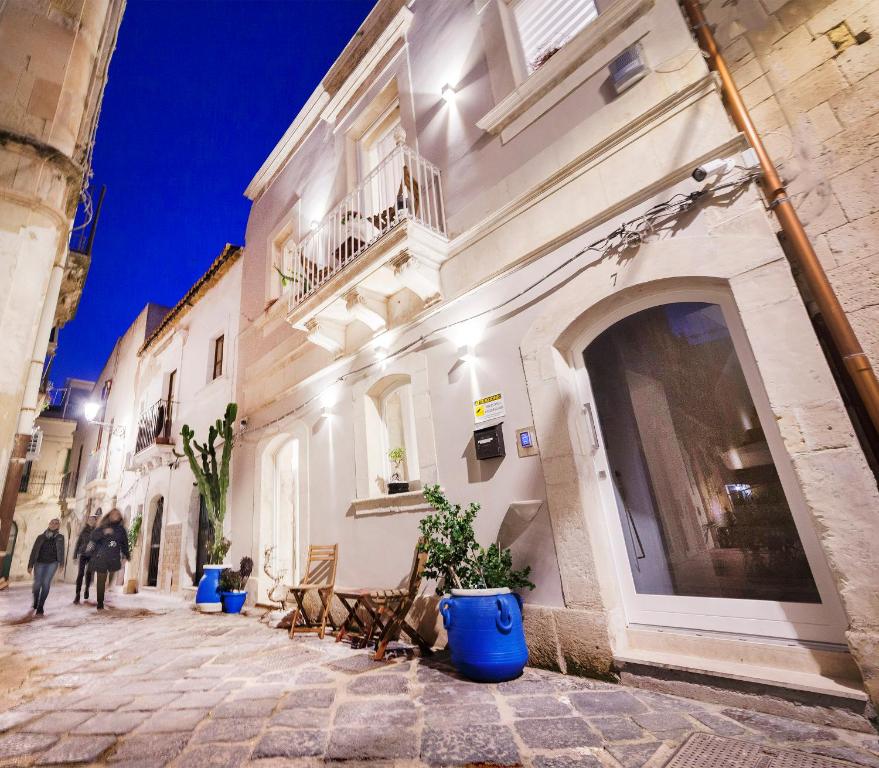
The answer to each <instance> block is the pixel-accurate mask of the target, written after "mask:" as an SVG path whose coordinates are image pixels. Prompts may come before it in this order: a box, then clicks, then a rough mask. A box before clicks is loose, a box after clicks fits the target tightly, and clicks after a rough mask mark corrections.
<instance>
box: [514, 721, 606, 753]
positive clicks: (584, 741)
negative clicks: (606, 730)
mask: <svg viewBox="0 0 879 768" xmlns="http://www.w3.org/2000/svg"><path fill="white" fill-rule="evenodd" d="M516 731H517V732H518V734H519V736H520V737H521V738H522V741H524V742H525V744H527V745H528V746H529V747H532V748H536V749H568V748H570V747H597V746H600V744H601V741H600V740H599V738H598V736H596V735H595V732H594V731H592V730H591V729H590V728H589V726H588V725H586V721H585V720H582V719H581V718H579V717H555V718H542V719H535V720H517V721H516Z"/></svg>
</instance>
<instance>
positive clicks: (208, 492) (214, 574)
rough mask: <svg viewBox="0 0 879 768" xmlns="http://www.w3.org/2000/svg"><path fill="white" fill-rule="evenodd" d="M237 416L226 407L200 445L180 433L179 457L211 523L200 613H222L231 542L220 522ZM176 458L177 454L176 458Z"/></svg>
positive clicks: (190, 434)
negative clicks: (224, 572)
mask: <svg viewBox="0 0 879 768" xmlns="http://www.w3.org/2000/svg"><path fill="white" fill-rule="evenodd" d="M237 415H238V406H237V405H236V404H235V403H229V404H228V405H227V406H226V412H225V414H224V415H223V419H222V420H220V419H217V422H216V424H214V425H213V426H211V427H210V429H208V439H207V440H206V441H205V442H204V443H198V442H197V441H196V440H195V433H194V432H193V431H192V429H190V427H189V425H188V424H184V425H183V429H182V430H181V431H180V434H181V436H182V437H183V455H184V456H186V458H187V459H188V460H189V467H190V469H192V474H193V475H194V476H195V485H196V486H197V487H198V492H199V494H201V497H202V498H203V499H204V505H205V510H206V511H207V515H208V519H209V520H210V521H211V527H212V529H213V537H212V541H211V545H210V547H209V548H208V563H207V565H205V567H204V574H203V575H202V577H201V580H200V581H199V582H198V591H197V592H196V593H195V607H196V608H197V609H198V610H199V611H202V612H204V613H217V612H219V611H221V610H222V609H223V606H222V601H221V600H220V593H219V591H218V583H219V579H220V571H222V570H223V566H222V562H223V560H224V558H225V557H226V553H227V552H228V551H229V546H230V545H231V542H230V541H229V539H227V538H226V537H225V536H224V535H223V520H225V518H226V494H227V492H228V490H229V462H230V461H231V459H232V437H233V431H232V427H233V425H234V424H235V417H236V416H237ZM218 439H222V441H223V446H222V450H221V453H220V455H219V456H217V448H216V442H217V440H218ZM177 455H179V454H177Z"/></svg>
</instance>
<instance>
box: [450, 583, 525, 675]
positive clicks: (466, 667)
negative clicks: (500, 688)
mask: <svg viewBox="0 0 879 768" xmlns="http://www.w3.org/2000/svg"><path fill="white" fill-rule="evenodd" d="M440 613H441V614H442V617H443V625H444V626H445V628H446V632H447V633H448V635H449V649H450V650H451V652H452V664H454V665H455V669H457V670H458V671H459V672H460V673H461V674H462V675H464V676H465V677H469V678H470V679H471V680H476V681H478V682H482V683H500V682H503V681H505V680H512V679H514V678H516V677H518V676H519V675H521V674H522V670H523V669H524V668H525V664H527V663H528V646H526V645H525V631H524V630H523V629H522V600H521V598H520V597H519V595H516V594H513V593H511V592H510V590H509V589H506V588H504V589H453V590H452V596H451V597H444V598H443V599H442V600H441V601H440Z"/></svg>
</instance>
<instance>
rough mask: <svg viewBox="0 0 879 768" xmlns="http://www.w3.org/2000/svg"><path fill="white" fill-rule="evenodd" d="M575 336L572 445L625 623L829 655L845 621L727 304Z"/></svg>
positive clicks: (701, 303) (661, 311) (668, 312)
mask: <svg viewBox="0 0 879 768" xmlns="http://www.w3.org/2000/svg"><path fill="white" fill-rule="evenodd" d="M663 298H664V301H647V300H645V301H642V302H640V303H638V304H634V305H631V306H629V307H627V308H626V309H625V310H621V311H620V312H618V313H617V314H616V315H615V316H614V317H612V318H609V319H607V320H606V322H605V324H603V326H602V327H601V328H600V329H596V330H598V331H599V332H598V333H597V334H596V333H594V332H593V334H592V335H591V336H590V337H588V338H584V340H583V342H585V343H583V342H581V344H582V346H579V349H581V350H582V354H581V355H578V357H579V358H580V359H579V360H578V361H575V362H577V363H578V367H579V368H580V373H581V378H580V381H581V384H582V391H581V394H582V395H583V401H584V420H585V423H584V425H583V426H584V432H585V435H586V441H587V443H589V444H590V449H591V453H592V457H593V461H594V464H595V469H596V474H597V476H598V478H599V486H600V489H601V495H602V499H603V504H604V507H605V510H606V513H607V516H608V524H609V527H610V532H611V540H612V543H613V545H614V548H615V551H614V555H615V557H614V559H615V562H616V566H617V574H616V575H617V578H618V580H619V583H620V585H621V589H622V593H623V598H624V604H625V607H626V613H627V619H628V621H629V623H630V624H647V625H659V626H666V627H675V628H687V629H693V630H714V631H720V632H730V633H736V634H753V635H761V636H770V637H779V638H792V639H800V640H809V641H824V642H833V643H842V642H844V635H843V631H844V629H845V625H846V622H845V617H844V615H843V612H842V608H841V605H840V603H839V599H838V596H837V593H836V589H835V586H834V584H833V582H832V579H831V576H830V572H829V570H828V567H827V564H826V562H825V559H824V557H823V553H822V552H821V549H820V546H819V544H818V541H817V537H816V536H815V533H814V530H813V529H812V526H811V522H810V520H809V518H808V514H807V510H806V509H805V504H804V501H803V499H802V497H801V495H800V490H799V487H798V485H797V482H796V479H795V476H794V474H793V470H792V467H791V466H790V461H789V458H788V456H787V453H786V451H785V448H784V445H783V443H782V441H781V436H780V434H779V433H778V429H777V427H776V424H775V419H774V418H773V415H772V412H771V411H770V409H769V403H768V400H767V398H766V395H765V393H764V392H763V391H762V385H761V382H760V377H759V373H758V371H757V368H756V365H755V363H754V361H753V359H752V357H751V352H750V349H749V346H748V343H747V339H746V337H745V334H744V329H743V328H742V327H741V325H740V322H739V320H738V315H737V313H736V310H735V307H734V305H732V303H731V301H730V300H729V299H728V297H727V296H726V294H724V293H722V292H720V291H717V292H700V293H698V294H688V293H683V292H677V293H676V294H669V295H666V296H665V297H663Z"/></svg>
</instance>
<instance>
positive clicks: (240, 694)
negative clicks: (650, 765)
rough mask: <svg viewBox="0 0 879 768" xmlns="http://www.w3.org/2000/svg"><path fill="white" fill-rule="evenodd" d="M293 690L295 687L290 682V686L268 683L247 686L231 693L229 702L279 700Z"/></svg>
mask: <svg viewBox="0 0 879 768" xmlns="http://www.w3.org/2000/svg"><path fill="white" fill-rule="evenodd" d="M293 690H296V685H295V684H294V683H292V682H291V683H290V684H283V683H277V684H272V683H268V684H263V685H248V686H245V687H244V688H238V689H237V690H234V691H232V695H231V696H230V701H243V700H245V699H280V698H281V697H282V696H284V695H286V694H288V693H290V691H293Z"/></svg>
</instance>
